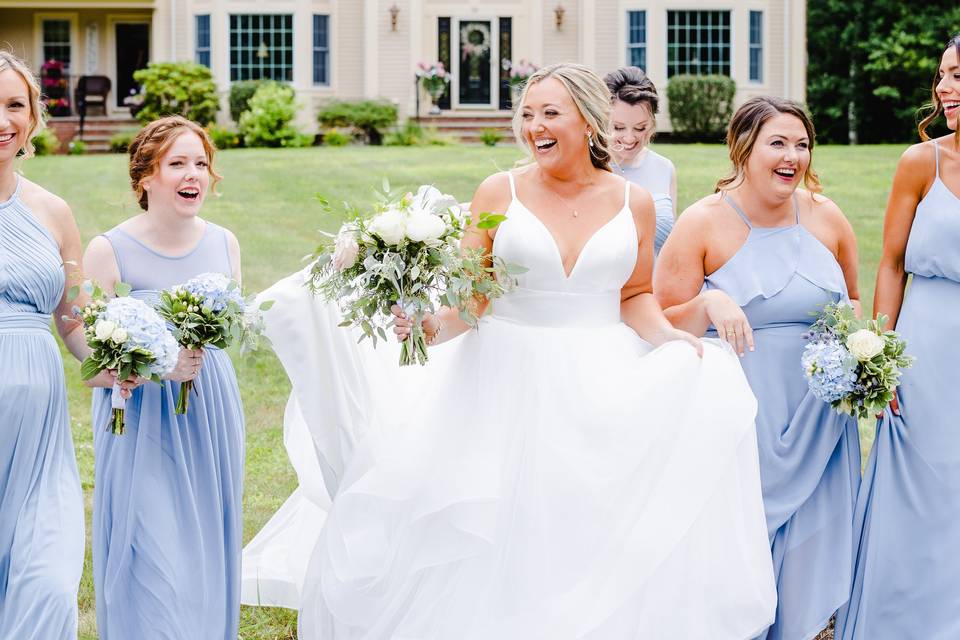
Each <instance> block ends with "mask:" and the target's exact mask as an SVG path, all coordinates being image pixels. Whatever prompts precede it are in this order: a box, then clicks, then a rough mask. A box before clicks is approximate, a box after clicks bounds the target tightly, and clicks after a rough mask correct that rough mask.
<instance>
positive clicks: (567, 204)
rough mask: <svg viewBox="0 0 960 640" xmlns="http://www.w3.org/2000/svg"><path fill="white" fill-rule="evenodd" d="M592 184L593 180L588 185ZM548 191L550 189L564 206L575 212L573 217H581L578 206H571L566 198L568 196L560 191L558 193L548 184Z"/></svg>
mask: <svg viewBox="0 0 960 640" xmlns="http://www.w3.org/2000/svg"><path fill="white" fill-rule="evenodd" d="M592 185H593V183H592V182H590V183H588V184H587V186H592ZM544 186H547V185H544ZM547 191H549V192H550V193H551V194H553V196H554V197H555V198H556V199H557V200H559V201H560V202H561V203H562V204H563V206H565V207H566V208H567V209H569V210H570V211H571V212H573V217H574V218H579V217H580V212H579V211H577V208H576V207H572V206H570V203H569V202H567V199H566V198H564V197H563V196H561V195H560V194H559V193H557V192H556V191H554V190H553V189H551V188H550V187H549V186H547Z"/></svg>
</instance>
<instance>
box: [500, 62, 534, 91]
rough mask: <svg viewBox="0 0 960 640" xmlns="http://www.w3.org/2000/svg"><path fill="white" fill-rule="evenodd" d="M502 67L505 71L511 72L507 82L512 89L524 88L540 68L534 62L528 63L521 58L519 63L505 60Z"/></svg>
mask: <svg viewBox="0 0 960 640" xmlns="http://www.w3.org/2000/svg"><path fill="white" fill-rule="evenodd" d="M502 66H503V69H504V71H507V72H509V74H508V76H507V81H508V82H509V83H510V86H511V87H520V86H522V85H523V84H524V83H526V81H527V80H529V79H530V76H532V75H533V74H534V73H535V72H536V71H537V69H539V68H540V67H538V66H537V65H535V64H533V63H532V62H527V61H526V60H524V59H523V58H521V59H520V61H519V62H511V61H510V60H507V59H504V60H503V63H502Z"/></svg>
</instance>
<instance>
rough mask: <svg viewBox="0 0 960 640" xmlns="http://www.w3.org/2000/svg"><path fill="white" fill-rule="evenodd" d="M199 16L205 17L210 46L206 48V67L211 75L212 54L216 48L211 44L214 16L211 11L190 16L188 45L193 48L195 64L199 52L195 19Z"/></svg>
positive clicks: (212, 66) (212, 65)
mask: <svg viewBox="0 0 960 640" xmlns="http://www.w3.org/2000/svg"><path fill="white" fill-rule="evenodd" d="M200 16H207V22H208V25H207V26H208V32H207V35H208V36H209V37H210V44H209V45H208V46H207V52H208V54H209V56H210V64H209V65H208V67H209V69H210V72H211V73H212V72H213V68H214V62H213V52H214V50H215V48H216V47H214V44H213V32H214V28H213V26H214V14H213V12H212V11H208V12H206V13H204V12H203V11H198V12H197V13H194V14H193V16H192V18H193V19H192V20H190V43H191V46H192V48H193V61H194V62H197V54H198V53H199V52H200V51H199V49H198V48H197V35H198V32H197V18H199V17H200Z"/></svg>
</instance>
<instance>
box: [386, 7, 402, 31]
mask: <svg viewBox="0 0 960 640" xmlns="http://www.w3.org/2000/svg"><path fill="white" fill-rule="evenodd" d="M388 11H389V12H390V31H396V30H397V17H398V16H399V15H400V7H398V6H397V3H396V2H394V3H393V4H392V5H391V6H390V8H389V9H388Z"/></svg>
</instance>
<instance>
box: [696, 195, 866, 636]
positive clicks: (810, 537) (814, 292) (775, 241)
mask: <svg viewBox="0 0 960 640" xmlns="http://www.w3.org/2000/svg"><path fill="white" fill-rule="evenodd" d="M724 199H725V201H726V202H727V203H729V204H730V206H731V207H733V209H734V210H735V211H736V212H737V214H738V215H739V216H740V218H741V219H742V220H743V222H744V224H746V225H747V227H749V228H750V233H749V235H748V236H747V240H746V242H745V243H744V244H743V246H742V247H740V249H739V250H738V251H737V252H736V254H734V256H733V257H732V258H730V260H728V261H727V262H726V263H725V264H724V265H723V266H721V267H720V268H719V269H717V270H716V271H714V272H713V273H712V274H710V275H709V276H707V278H706V279H705V282H704V289H705V290H709V289H721V290H723V291H724V292H726V293H727V294H728V295H729V296H730V297H731V298H732V299H733V300H734V301H735V302H736V303H737V304H739V305H740V306H741V307H742V308H743V311H744V313H745V314H746V316H747V318H748V320H749V322H750V326H751V327H752V328H753V332H754V333H753V335H754V341H755V343H756V350H755V351H753V352H747V353H746V355H745V357H744V358H743V359H742V360H741V362H742V364H743V369H744V371H745V372H746V374H747V380H748V381H749V382H750V386H751V388H752V389H753V392H754V394H755V395H756V396H757V401H758V403H759V410H758V413H757V437H758V440H759V445H760V479H761V484H762V487H763V504H764V509H765V510H766V514H767V531H768V534H769V536H770V546H771V551H772V554H773V564H774V572H775V575H776V577H777V595H778V598H779V603H778V605H777V619H776V622H775V623H774V624H773V626H771V627H770V628H769V629H768V630H767V632H766V633H765V634H764V635H762V636H760V637H761V638H766V639H768V640H808V639H809V638H813V637H814V636H815V635H816V634H817V633H818V632H819V631H820V630H821V629H823V628H824V627H825V626H826V625H827V623H828V622H829V619H830V617H831V616H832V615H833V614H834V612H835V611H836V610H837V609H838V608H839V607H840V606H842V605H843V604H844V603H845V602H846V601H847V598H848V596H849V592H850V583H851V580H852V578H851V572H852V570H851V562H850V554H851V553H852V549H853V535H852V523H853V509H854V504H855V501H856V497H857V490H858V487H859V483H860V443H859V438H858V435H857V423H856V421H855V420H854V419H853V418H851V417H849V416H846V415H840V414H837V413H836V412H835V411H833V410H832V409H831V408H830V406H829V405H828V404H826V403H824V402H822V401H820V400H818V399H817V398H816V397H814V395H813V394H812V393H811V392H810V391H809V390H808V387H807V382H806V379H805V377H804V374H803V369H802V367H801V364H800V356H801V354H802V352H803V348H804V346H805V345H806V340H805V339H804V338H803V334H804V333H805V332H806V331H807V330H808V329H809V327H810V325H811V324H812V322H813V321H814V319H815V317H814V315H811V314H813V313H816V312H818V311H819V310H820V309H821V308H822V306H823V305H824V304H826V303H828V302H837V301H840V300H844V299H847V288H846V283H845V281H844V278H843V271H842V270H841V269H840V265H839V264H838V263H837V261H836V259H835V258H834V256H833V254H832V253H831V252H830V251H829V250H828V249H827V248H826V247H825V246H824V245H823V244H822V243H821V242H820V241H819V240H818V239H817V238H816V237H815V236H814V235H813V234H811V233H810V232H809V231H807V229H806V228H804V226H803V225H802V224H801V222H800V212H799V207H798V206H797V203H796V199H795V200H794V209H795V211H796V216H797V218H796V224H794V225H791V226H787V227H754V226H752V225H751V224H750V220H749V219H748V218H747V216H746V215H745V214H744V212H743V211H742V210H741V209H740V207H739V206H738V205H737V204H736V203H735V202H734V201H733V199H732V198H730V197H729V196H726V195H725V196H724ZM711 333H713V334H714V335H715V332H711Z"/></svg>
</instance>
